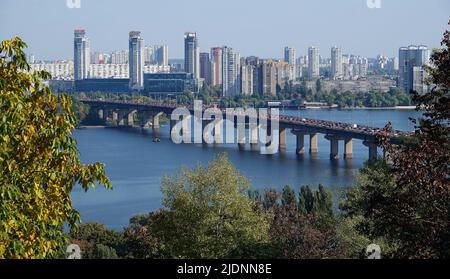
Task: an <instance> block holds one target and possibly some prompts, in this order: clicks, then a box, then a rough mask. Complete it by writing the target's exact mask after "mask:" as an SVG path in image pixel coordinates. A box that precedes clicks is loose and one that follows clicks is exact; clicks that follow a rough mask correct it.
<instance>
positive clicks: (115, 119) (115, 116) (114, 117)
mask: <svg viewBox="0 0 450 279" xmlns="http://www.w3.org/2000/svg"><path fill="white" fill-rule="evenodd" d="M118 119H119V113H118V112H117V111H113V112H112V121H113V122H114V123H115V124H116V125H117V120H118Z"/></svg>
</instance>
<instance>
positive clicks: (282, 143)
mask: <svg viewBox="0 0 450 279" xmlns="http://www.w3.org/2000/svg"><path fill="white" fill-rule="evenodd" d="M286 130H287V129H286V128H281V127H280V150H286Z"/></svg>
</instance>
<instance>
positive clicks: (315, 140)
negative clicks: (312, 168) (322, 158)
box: [309, 134, 319, 154]
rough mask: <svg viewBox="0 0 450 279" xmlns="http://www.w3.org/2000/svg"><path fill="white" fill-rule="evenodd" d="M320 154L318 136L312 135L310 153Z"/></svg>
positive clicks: (310, 136) (310, 137)
mask: <svg viewBox="0 0 450 279" xmlns="http://www.w3.org/2000/svg"><path fill="white" fill-rule="evenodd" d="M318 152H319V146H318V135H317V134H310V135H309V153H311V154H316V153H318Z"/></svg>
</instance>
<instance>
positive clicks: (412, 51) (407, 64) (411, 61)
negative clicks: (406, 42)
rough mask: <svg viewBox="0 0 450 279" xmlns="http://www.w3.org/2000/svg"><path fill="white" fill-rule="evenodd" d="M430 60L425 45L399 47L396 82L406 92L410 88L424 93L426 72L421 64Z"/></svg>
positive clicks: (408, 91)
mask: <svg viewBox="0 0 450 279" xmlns="http://www.w3.org/2000/svg"><path fill="white" fill-rule="evenodd" d="M429 60H430V50H429V49H428V48H427V47H426V46H413V45H411V46H409V47H401V48H400V49H399V72H398V83H399V86H400V87H401V88H403V90H404V91H405V92H406V93H410V92H411V91H412V90H414V91H417V92H418V93H425V92H426V90H427V86H426V84H425V77H426V73H425V71H424V69H423V66H424V65H426V64H427V63H428V61H429Z"/></svg>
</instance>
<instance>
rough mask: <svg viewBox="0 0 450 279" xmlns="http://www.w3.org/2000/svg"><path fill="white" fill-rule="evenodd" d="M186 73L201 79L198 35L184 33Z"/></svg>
mask: <svg viewBox="0 0 450 279" xmlns="http://www.w3.org/2000/svg"><path fill="white" fill-rule="evenodd" d="M184 71H185V72H186V73H191V74H193V75H194V78H196V79H199V78H200V49H199V47H198V37H197V33H194V32H186V33H184Z"/></svg>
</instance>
